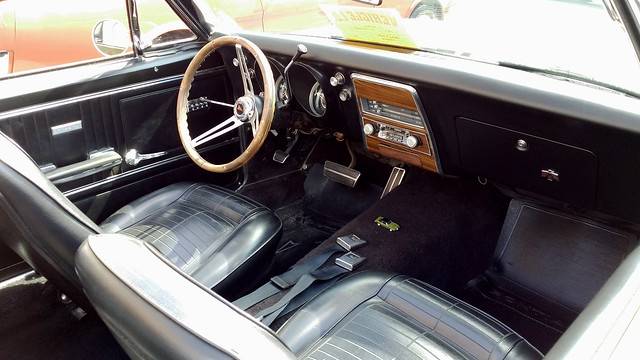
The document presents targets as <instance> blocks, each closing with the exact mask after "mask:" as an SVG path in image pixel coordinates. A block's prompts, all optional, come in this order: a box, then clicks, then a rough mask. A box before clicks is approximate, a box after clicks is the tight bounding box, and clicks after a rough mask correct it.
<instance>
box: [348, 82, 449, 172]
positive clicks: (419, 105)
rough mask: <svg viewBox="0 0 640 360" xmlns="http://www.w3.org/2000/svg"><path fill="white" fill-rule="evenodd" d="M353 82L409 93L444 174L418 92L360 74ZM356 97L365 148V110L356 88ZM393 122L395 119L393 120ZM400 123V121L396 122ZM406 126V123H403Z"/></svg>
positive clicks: (400, 84)
mask: <svg viewBox="0 0 640 360" xmlns="http://www.w3.org/2000/svg"><path fill="white" fill-rule="evenodd" d="M353 80H362V81H368V82H372V83H375V84H379V85H383V86H387V87H393V88H396V89H401V90H405V91H408V92H409V93H410V94H411V97H413V101H414V103H415V104H416V108H417V109H418V113H419V114H420V117H421V118H422V123H423V124H424V129H422V130H425V129H426V130H427V131H426V135H427V138H428V139H429V147H430V148H431V153H432V154H433V158H434V160H435V161H436V165H437V166H438V173H439V174H442V165H441V164H440V156H438V147H437V146H436V142H435V140H434V139H433V129H431V124H430V123H429V121H428V119H427V114H426V113H425V111H424V108H423V106H422V101H420V96H419V95H418V91H417V90H416V89H415V88H414V87H413V86H410V85H407V84H403V83H399V82H395V81H390V80H385V79H380V78H377V77H373V76H369V75H364V74H360V73H352V74H351V81H352V82H353ZM353 89H354V92H355V95H356V102H357V103H358V113H359V114H360V125H361V126H360V129H361V132H362V136H363V138H362V139H363V142H364V145H365V147H366V146H367V135H366V134H365V133H364V130H363V127H364V117H363V115H364V114H363V112H364V110H363V109H362V103H361V102H360V101H359V99H360V97H359V96H358V91H357V89H356V87H355V86H354V87H353ZM384 118H385V119H388V117H384ZM391 120H393V119H391ZM396 122H398V121H396ZM403 124H404V123H403Z"/></svg>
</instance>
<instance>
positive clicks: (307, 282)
mask: <svg viewBox="0 0 640 360" xmlns="http://www.w3.org/2000/svg"><path fill="white" fill-rule="evenodd" d="M348 272H350V270H348V269H346V268H344V267H342V266H339V265H329V266H327V267H324V268H320V269H317V270H315V271H313V272H311V273H308V274H304V275H302V277H301V278H300V280H298V282H297V283H296V284H295V285H294V286H293V287H292V288H291V290H289V292H288V293H287V294H286V295H285V296H283V297H282V299H280V300H279V301H278V302H277V303H275V304H273V305H271V306H269V307H268V308H266V309H264V310H262V311H261V312H259V313H258V314H257V315H256V318H257V319H258V321H261V322H262V323H263V324H265V325H266V326H269V325H271V324H272V323H273V322H274V321H275V320H276V319H277V318H278V316H279V315H280V314H281V313H282V311H284V309H285V308H286V307H287V305H289V302H291V300H293V299H294V298H295V297H296V296H298V295H300V294H302V293H303V292H304V291H305V290H307V289H308V288H309V287H310V286H311V285H313V283H315V282H316V281H327V280H331V279H333V278H336V277H338V276H340V275H342V274H346V273H348Z"/></svg>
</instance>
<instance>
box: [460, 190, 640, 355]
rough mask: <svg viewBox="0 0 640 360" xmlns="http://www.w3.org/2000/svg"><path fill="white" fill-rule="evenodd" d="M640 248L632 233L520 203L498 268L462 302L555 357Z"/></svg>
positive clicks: (502, 242)
mask: <svg viewBox="0 0 640 360" xmlns="http://www.w3.org/2000/svg"><path fill="white" fill-rule="evenodd" d="M637 243H638V242H637V239H636V237H635V236H632V235H630V234H628V233H626V232H622V231H618V230H614V229H610V228H608V227H605V226H602V225H600V224H596V223H593V222H590V221H587V220H585V219H581V218H577V217H572V216H567V215H565V214H562V213H559V212H556V211H553V210H549V209H543V208H540V207H537V206H534V205H530V204H527V203H522V202H520V201H516V200H513V201H512V202H511V205H510V206H509V210H508V214H507V217H506V220H505V223H504V226H503V229H502V231H501V235H500V239H499V242H498V246H497V248H496V255H495V261H494V263H493V265H492V266H491V267H490V268H489V270H488V271H487V272H485V274H483V275H482V276H480V277H479V278H477V279H475V280H473V281H471V282H470V283H469V287H468V289H467V290H466V291H465V292H464V293H463V294H461V297H462V298H463V299H464V300H465V301H468V302H470V303H471V304H473V305H474V306H476V307H478V308H480V309H482V310H484V311H486V312H488V313H490V314H492V315H494V316H495V317H497V318H498V319H499V320H501V321H503V322H504V323H506V324H507V325H509V326H510V327H512V328H513V329H514V330H515V331H517V332H518V333H520V334H521V335H522V336H524V337H525V338H526V339H528V340H529V341H530V342H531V343H532V344H533V345H534V346H536V347H537V348H538V349H539V350H540V351H543V352H547V351H548V350H549V349H550V348H551V346H553V344H554V343H555V342H556V341H557V339H558V338H559V337H560V336H561V335H562V333H563V332H564V331H565V330H566V329H567V328H568V327H569V325H571V323H572V322H573V320H575V318H576V317H577V316H578V314H579V313H580V312H581V311H582V310H583V309H584V307H585V306H586V305H587V303H588V302H589V301H590V300H591V299H592V298H593V296H595V294H596V293H597V291H598V290H599V289H600V288H601V287H602V285H603V284H604V283H605V281H606V280H607V279H608V278H609V276H610V275H611V274H612V273H613V271H614V270H615V269H616V268H617V267H618V265H619V264H620V263H621V262H622V260H623V259H624V258H625V257H626V256H627V255H628V254H629V253H630V252H631V250H632V249H633V248H635V246H637Z"/></svg>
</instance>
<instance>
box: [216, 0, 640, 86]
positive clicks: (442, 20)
mask: <svg viewBox="0 0 640 360" xmlns="http://www.w3.org/2000/svg"><path fill="white" fill-rule="evenodd" d="M255 1H260V0H240V1H229V4H226V5H225V4H223V3H224V2H225V1H224V0H206V2H207V3H209V5H210V7H211V8H213V9H214V10H217V11H218V12H219V13H224V14H225V15H227V20H229V21H231V22H233V23H234V24H235V25H236V26H239V27H240V28H243V29H245V30H253V31H256V30H257V31H265V32H271V33H286V34H298V35H305V36H316V37H318V36H319V37H334V38H342V39H345V38H347V39H355V40H361V41H367V42H373V43H380V44H385V45H394V46H402V47H409V48H413V49H417V50H423V51H431V52H437V53H442V54H447V55H452V56H456V57H462V58H467V59H470V60H479V61H484V62H491V63H495V64H500V65H503V66H510V67H515V68H518V69H521V70H526V71H538V72H542V73H548V74H549V75H551V76H556V77H565V78H570V79H572V80H581V81H584V82H587V83H594V84H599V85H603V86H605V87H609V88H613V89H617V90H621V91H626V92H629V93H634V94H637V93H640V81H639V80H638V79H640V66H639V65H638V64H639V63H638V60H637V57H636V54H635V52H634V50H633V47H632V45H631V42H630V40H629V37H628V35H627V33H626V31H625V29H624V27H623V25H622V24H621V23H620V22H619V21H616V20H615V19H616V17H617V16H616V13H615V12H614V11H612V10H611V9H610V7H607V6H605V5H604V4H603V2H602V0H482V1H480V0H383V1H382V4H381V5H379V6H373V5H368V4H364V3H361V2H356V1H352V0H262V4H261V5H262V6H260V4H257V5H256V4H254V2H255ZM369 11H371V12H369ZM380 19H391V22H392V23H394V24H393V26H392V27H393V28H394V29H395V30H393V31H397V32H396V33H394V34H392V35H389V34H388V33H387V34H385V33H380V31H382V30H381V28H385V30H384V31H386V30H388V29H387V28H388V27H389V26H387V25H388V21H386V20H385V21H383V22H381V21H380ZM396 20H397V24H396V23H395V22H396ZM366 22H369V23H370V24H369V27H368V28H367V27H366V26H365V27H364V30H363V28H362V27H360V28H358V26H359V25H362V24H363V23H366ZM358 31H360V32H358ZM363 31H364V33H363ZM367 32H368V33H367ZM547 70H548V71H547Z"/></svg>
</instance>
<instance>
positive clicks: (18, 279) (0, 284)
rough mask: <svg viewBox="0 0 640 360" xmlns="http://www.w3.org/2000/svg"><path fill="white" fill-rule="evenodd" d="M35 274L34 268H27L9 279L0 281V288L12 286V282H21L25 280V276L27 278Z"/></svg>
mask: <svg viewBox="0 0 640 360" xmlns="http://www.w3.org/2000/svg"><path fill="white" fill-rule="evenodd" d="M35 274H36V272H35V271H34V270H29V271H27V272H25V273H22V274H19V275H16V276H14V277H12V278H10V279H7V280H5V281H2V282H0V289H4V288H8V287H10V286H13V284H15V283H18V282H21V281H24V280H26V279H27V278H29V277H30V276H34V275H35Z"/></svg>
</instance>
